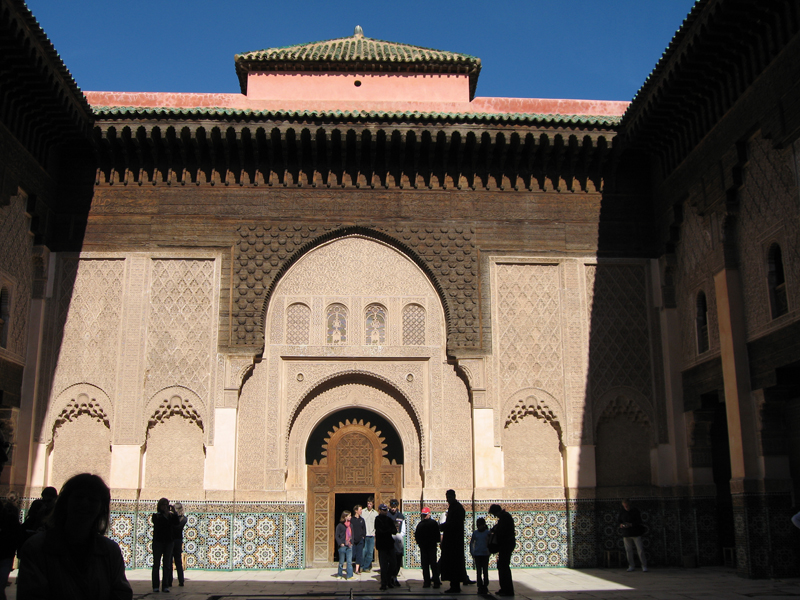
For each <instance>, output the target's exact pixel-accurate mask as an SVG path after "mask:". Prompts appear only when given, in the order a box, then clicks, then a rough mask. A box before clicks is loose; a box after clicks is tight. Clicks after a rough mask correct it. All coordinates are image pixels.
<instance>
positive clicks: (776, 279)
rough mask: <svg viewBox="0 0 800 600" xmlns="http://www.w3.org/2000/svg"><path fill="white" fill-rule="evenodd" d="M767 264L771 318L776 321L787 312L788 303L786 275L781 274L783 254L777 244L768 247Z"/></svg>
mask: <svg viewBox="0 0 800 600" xmlns="http://www.w3.org/2000/svg"><path fill="white" fill-rule="evenodd" d="M767 262H768V265H767V266H768V267H769V271H768V274H767V284H768V285H769V303H770V307H771V308H772V318H773V319H777V318H778V317H780V316H781V315H785V314H786V313H787V312H789V301H788V298H787V297H786V275H785V274H784V272H783V254H782V253H781V247H780V246H779V245H778V244H772V246H770V248H769V255H768V257H767Z"/></svg>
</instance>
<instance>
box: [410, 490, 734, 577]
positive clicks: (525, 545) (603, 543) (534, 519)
mask: <svg viewBox="0 0 800 600" xmlns="http://www.w3.org/2000/svg"><path fill="white" fill-rule="evenodd" d="M632 500H633V502H634V504H635V505H636V506H638V507H639V509H640V510H641V512H642V520H643V521H644V523H645V525H646V526H647V529H648V531H647V534H646V535H645V536H644V544H645V548H646V551H647V554H648V560H649V561H650V563H651V564H653V565H681V564H683V559H684V557H685V556H688V555H692V556H694V557H696V560H697V562H698V564H699V565H717V564H721V563H722V557H721V556H720V553H719V550H718V547H717V533H716V531H717V523H716V517H715V499H714V498H692V499H687V498H641V499H632ZM490 504H491V503H490V502H480V503H475V505H474V507H473V506H472V505H470V504H469V503H464V508H466V510H467V526H466V529H467V531H465V540H466V542H467V544H468V542H469V537H470V535H471V533H472V529H474V527H475V521H476V520H477V518H478V517H481V516H482V517H484V518H486V520H487V523H488V524H489V526H490V527H491V525H492V523H493V522H494V519H493V518H492V517H490V516H488V515H487V510H488V508H489V505H490ZM498 504H501V505H502V506H503V508H505V509H506V510H507V511H509V512H510V513H511V514H512V516H513V517H514V523H515V524H516V529H517V548H516V551H515V552H514V554H513V556H512V559H511V566H512V567H522V568H525V567H532V568H535V567H576V568H580V567H597V566H603V564H604V558H605V555H606V551H607V550H616V551H620V552H624V547H623V543H622V536H620V534H619V528H618V526H617V518H618V515H619V511H620V508H621V506H620V505H621V500H617V499H613V500H570V501H552V500H528V501H514V502H503V501H502V500H499V501H498ZM429 506H430V508H431V510H432V512H433V516H435V517H438V516H440V515H441V514H442V513H443V512H444V511H446V510H447V505H446V504H429ZM404 512H405V514H406V516H407V517H408V521H409V539H408V545H407V547H408V549H409V551H408V552H407V554H406V557H405V563H406V566H407V567H411V568H414V567H419V564H420V563H419V549H418V548H417V547H416V544H414V541H413V531H414V528H415V527H416V525H417V523H419V514H417V513H418V507H417V506H414V507H410V506H408V504H406V506H405V507H404ZM471 528H472V529H471ZM493 564H494V560H492V561H491V562H490V565H493ZM467 566H468V568H472V561H471V558H470V557H469V552H468V548H467Z"/></svg>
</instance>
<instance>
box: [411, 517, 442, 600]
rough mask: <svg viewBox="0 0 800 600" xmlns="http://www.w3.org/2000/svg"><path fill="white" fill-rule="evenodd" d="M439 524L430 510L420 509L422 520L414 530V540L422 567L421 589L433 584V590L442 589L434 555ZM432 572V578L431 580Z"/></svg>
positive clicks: (437, 543) (437, 546) (437, 545)
mask: <svg viewBox="0 0 800 600" xmlns="http://www.w3.org/2000/svg"><path fill="white" fill-rule="evenodd" d="M441 537H442V535H441V534H440V533H439V524H438V523H437V522H436V521H435V520H434V519H432V518H431V509H430V508H428V507H427V506H425V507H423V509H422V519H421V520H420V522H419V524H418V525H417V528H416V529H415V530H414V540H415V541H416V542H417V546H419V560H420V563H421V565H422V587H424V588H429V587H431V583H433V587H434V588H437V589H438V588H440V587H442V582H441V581H440V580H439V565H438V564H437V562H436V554H437V550H438V548H439V540H440V539H441ZM431 572H433V578H431Z"/></svg>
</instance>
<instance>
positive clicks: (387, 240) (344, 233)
mask: <svg viewBox="0 0 800 600" xmlns="http://www.w3.org/2000/svg"><path fill="white" fill-rule="evenodd" d="M352 236H357V237H363V238H367V239H371V240H373V241H376V242H380V243H383V244H386V245H387V246H390V247H392V248H394V249H395V250H397V251H398V252H400V253H401V254H403V255H404V256H406V258H408V259H409V260H410V261H411V262H413V263H414V264H415V265H416V266H417V267H418V268H419V269H420V270H421V271H422V273H423V274H424V275H425V277H426V278H427V279H428V281H429V282H430V284H431V285H432V286H433V288H434V290H435V292H436V295H437V296H438V299H439V302H440V304H441V306H442V309H443V310H444V321H445V324H446V327H445V331H446V336H447V338H449V337H450V333H451V326H450V323H451V319H450V315H451V306H450V302H449V300H448V298H447V294H446V293H445V290H444V287H443V286H442V284H441V282H440V281H439V280H438V279H437V277H436V275H435V274H434V272H433V270H432V269H431V268H430V266H429V265H428V263H427V262H426V261H425V260H423V259H422V258H421V257H420V256H419V255H418V254H417V253H416V252H415V251H414V250H413V249H412V248H411V247H409V246H408V245H406V244H404V243H403V242H401V241H400V240H397V239H395V238H393V237H392V236H390V235H387V234H385V233H382V232H380V231H375V230H373V229H369V228H367V227H362V226H351V227H343V228H341V229H337V230H335V231H329V232H327V233H325V234H323V235H321V236H319V237H317V238H315V239H313V240H311V241H310V242H308V243H306V244H304V245H303V246H301V247H300V248H298V249H297V250H295V252H294V253H292V255H291V256H290V257H289V258H288V259H287V260H286V261H285V262H284V263H283V264H282V265H281V267H280V269H279V270H278V272H277V274H276V275H275V278H274V279H273V280H272V283H270V285H269V287H268V288H267V289H266V292H265V294H264V304H263V305H262V306H261V313H260V323H259V328H260V329H261V332H262V337H263V339H264V344H265V346H266V345H268V344H269V343H270V341H269V339H267V335H266V332H267V329H268V327H267V323H268V321H267V318H268V312H269V308H270V305H271V300H272V296H273V294H274V293H275V291H276V290H277V289H278V287H279V286H280V283H281V280H282V279H283V277H284V275H286V274H287V273H288V272H289V270H290V269H291V268H292V267H293V266H294V265H295V264H296V263H297V262H298V261H299V260H300V259H302V258H303V257H304V256H305V255H306V254H308V253H309V252H311V251H313V250H315V249H316V248H318V247H320V246H323V245H325V244H327V243H329V242H332V241H335V240H339V239H343V238H346V237H352ZM262 350H263V349H262Z"/></svg>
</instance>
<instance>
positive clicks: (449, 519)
mask: <svg viewBox="0 0 800 600" xmlns="http://www.w3.org/2000/svg"><path fill="white" fill-rule="evenodd" d="M445 497H446V498H447V504H448V508H447V516H446V518H445V521H444V523H442V524H441V525H440V526H439V527H440V529H441V530H442V558H441V561H440V563H439V564H440V571H441V573H440V577H441V578H442V580H443V581H449V582H450V587H449V588H448V589H446V590H445V593H446V594H460V593H461V582H462V580H463V579H464V577H465V573H466V571H467V566H466V561H465V560H464V519H465V517H466V511H465V510H464V506H463V505H462V504H461V502H459V501H458V500H456V493H455V491H454V490H447V492H445Z"/></svg>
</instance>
